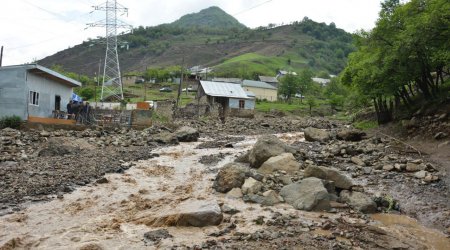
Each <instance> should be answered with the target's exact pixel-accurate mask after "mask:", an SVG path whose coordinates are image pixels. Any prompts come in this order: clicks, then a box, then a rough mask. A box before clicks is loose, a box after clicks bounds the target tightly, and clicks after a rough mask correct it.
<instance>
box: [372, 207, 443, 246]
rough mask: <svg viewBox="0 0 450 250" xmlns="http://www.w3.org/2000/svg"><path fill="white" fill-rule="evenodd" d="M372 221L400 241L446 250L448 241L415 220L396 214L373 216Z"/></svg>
mask: <svg viewBox="0 0 450 250" xmlns="http://www.w3.org/2000/svg"><path fill="white" fill-rule="evenodd" d="M372 219H374V220H375V221H376V222H378V223H379V224H380V225H381V228H383V229H385V230H386V231H389V232H390V233H392V234H393V235H396V236H397V237H398V238H400V239H406V240H416V241H418V242H421V243H423V244H424V245H426V246H427V247H428V248H429V249H435V250H448V249H450V239H449V238H447V237H446V236H445V235H444V234H442V233H441V232H439V231H436V230H434V229H430V228H426V227H424V226H422V225H420V224H419V223H418V222H417V221H416V220H414V219H412V218H410V217H408V216H405V215H398V214H374V215H372Z"/></svg>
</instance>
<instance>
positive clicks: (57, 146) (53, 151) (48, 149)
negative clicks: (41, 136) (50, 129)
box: [38, 138, 79, 156]
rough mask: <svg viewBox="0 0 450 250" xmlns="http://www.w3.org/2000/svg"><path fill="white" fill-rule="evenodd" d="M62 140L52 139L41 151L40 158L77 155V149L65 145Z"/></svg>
mask: <svg viewBox="0 0 450 250" xmlns="http://www.w3.org/2000/svg"><path fill="white" fill-rule="evenodd" d="M64 143H65V142H64V141H63V140H62V139H60V138H50V139H49V140H48V142H47V144H46V145H44V146H43V148H42V149H41V150H40V151H39V153H38V156H64V155H68V154H73V153H77V152H78V151H79V150H78V148H77V147H73V146H69V145H66V144H64Z"/></svg>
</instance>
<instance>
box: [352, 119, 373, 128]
mask: <svg viewBox="0 0 450 250" xmlns="http://www.w3.org/2000/svg"><path fill="white" fill-rule="evenodd" d="M353 126H354V127H355V128H357V129H361V130H369V129H372V128H377V127H378V123H377V122H376V121H367V120H365V121H358V122H355V123H354V124H353Z"/></svg>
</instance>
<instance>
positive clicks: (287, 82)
mask: <svg viewBox="0 0 450 250" xmlns="http://www.w3.org/2000/svg"><path fill="white" fill-rule="evenodd" d="M298 91H299V79H298V77H296V76H294V75H292V74H287V75H286V76H284V77H283V78H282V79H281V84H280V86H279V88H278V94H279V95H282V96H283V97H284V98H286V100H287V101H288V102H290V101H291V98H292V97H293V96H294V95H295V94H297V93H298Z"/></svg>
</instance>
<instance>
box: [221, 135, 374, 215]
mask: <svg viewBox="0 0 450 250" xmlns="http://www.w3.org/2000/svg"><path fill="white" fill-rule="evenodd" d="M299 155H301V152H298V151H297V150H296V149H294V148H293V147H291V146H289V145H287V144H285V143H283V142H282V141H280V140H279V139H278V138H277V137H275V136H262V137H260V138H259V139H258V141H257V142H256V144H255V145H254V147H253V148H252V149H251V150H250V152H249V153H248V154H247V161H248V163H249V166H247V165H243V164H240V163H230V164H227V165H225V166H224V167H223V168H222V169H221V170H220V171H219V173H218V174H217V176H216V179H215V181H214V185H213V187H214V188H215V190H216V191H218V192H222V193H227V195H226V196H227V197H229V198H241V197H242V198H243V199H244V201H246V202H253V203H259V204H261V205H265V206H272V205H275V204H277V203H281V202H286V203H288V204H290V205H292V206H293V207H295V208H296V209H299V210H306V211H329V210H330V209H332V208H340V207H345V205H343V204H340V203H339V202H343V203H346V204H348V205H349V206H350V207H352V208H353V209H355V210H358V211H361V212H363V213H373V212H376V210H377V205H376V203H375V202H374V201H373V200H372V199H371V198H370V197H368V196H367V195H365V194H364V193H363V192H359V191H358V190H352V187H353V183H352V180H351V179H350V178H349V177H347V176H346V175H344V174H342V173H341V172H340V171H339V170H337V169H334V168H329V167H323V166H316V165H314V164H311V162H302V163H300V162H299V161H298V160H297V159H296V156H297V157H298V156H299Z"/></svg>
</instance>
